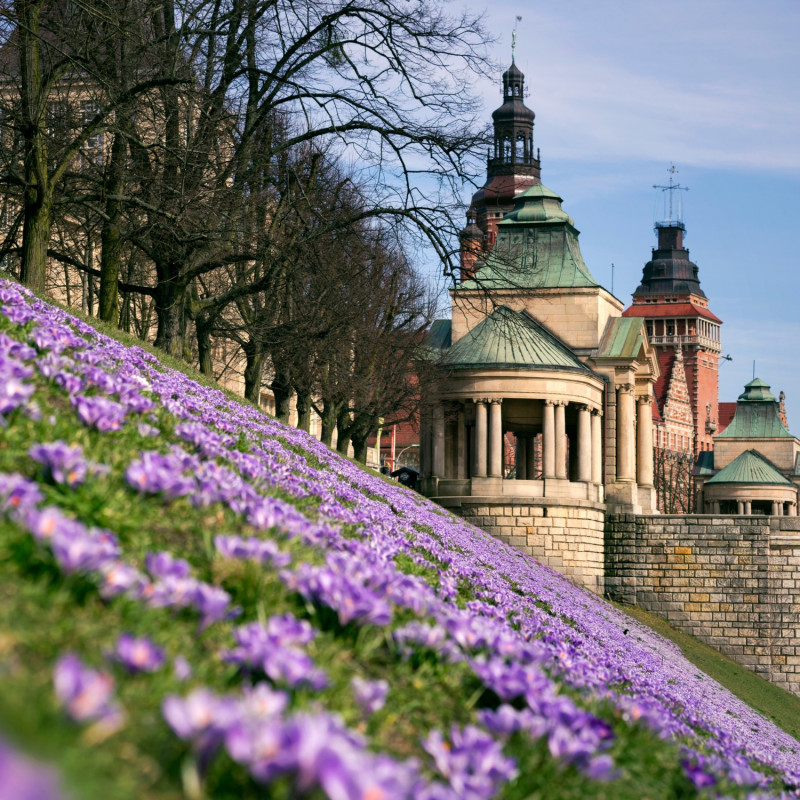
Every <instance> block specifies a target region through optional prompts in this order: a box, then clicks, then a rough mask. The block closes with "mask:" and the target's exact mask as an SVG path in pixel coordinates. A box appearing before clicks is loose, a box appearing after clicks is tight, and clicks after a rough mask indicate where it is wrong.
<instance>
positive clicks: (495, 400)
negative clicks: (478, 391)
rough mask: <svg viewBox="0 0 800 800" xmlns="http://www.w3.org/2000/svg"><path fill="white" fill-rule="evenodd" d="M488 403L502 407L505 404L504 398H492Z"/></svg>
mask: <svg viewBox="0 0 800 800" xmlns="http://www.w3.org/2000/svg"><path fill="white" fill-rule="evenodd" d="M487 402H488V403H492V404H494V403H497V405H500V404H501V403H502V402H503V398H502V397H492V398H489V399H487Z"/></svg>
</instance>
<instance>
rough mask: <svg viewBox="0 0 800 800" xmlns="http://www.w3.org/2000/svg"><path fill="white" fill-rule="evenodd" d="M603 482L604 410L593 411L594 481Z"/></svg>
mask: <svg viewBox="0 0 800 800" xmlns="http://www.w3.org/2000/svg"><path fill="white" fill-rule="evenodd" d="M602 482H603V412H602V411H600V409H599V408H596V409H594V411H592V483H602Z"/></svg>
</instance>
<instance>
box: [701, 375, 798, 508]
mask: <svg viewBox="0 0 800 800" xmlns="http://www.w3.org/2000/svg"><path fill="white" fill-rule="evenodd" d="M769 389H770V387H769V385H768V384H766V383H764V381H762V380H761V379H759V378H755V379H753V380H752V381H750V383H748V384H747V385H746V386H745V387H744V392H743V393H742V394H740V395H739V399H738V401H737V402H736V411H735V413H734V415H733V419H732V420H731V422H730V424H728V425H727V426H726V428H725V430H724V431H722V432H721V433H719V434H717V435H716V436H715V437H714V448H713V450H712V451H711V452H704V453H702V454H701V458H700V459H699V460H698V462H697V464H696V466H695V470H694V472H695V476H696V478H695V479H696V481H697V484H698V503H697V506H698V510H699V511H700V512H701V513H703V512H704V513H707V514H737V515H742V514H745V515H751V514H765V515H768V516H797V500H798V486H800V440H798V439H797V437H795V436H792V434H791V433H790V432H789V429H788V428H787V427H786V422H785V412H784V413H783V414H782V413H781V402H779V401H778V400H776V399H775V396H774V395H773V394H772V393H771V392H770V390H769Z"/></svg>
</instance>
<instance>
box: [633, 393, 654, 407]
mask: <svg viewBox="0 0 800 800" xmlns="http://www.w3.org/2000/svg"><path fill="white" fill-rule="evenodd" d="M653 400H654V397H653V395H652V394H640V395H637V397H636V402H637V403H640V404H641V405H652V404H653Z"/></svg>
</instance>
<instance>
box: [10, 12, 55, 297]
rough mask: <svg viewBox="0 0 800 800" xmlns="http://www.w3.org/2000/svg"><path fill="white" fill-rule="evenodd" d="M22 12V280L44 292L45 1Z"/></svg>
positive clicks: (47, 191) (48, 200) (47, 200)
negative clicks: (42, 15) (42, 41)
mask: <svg viewBox="0 0 800 800" xmlns="http://www.w3.org/2000/svg"><path fill="white" fill-rule="evenodd" d="M15 6H16V10H17V12H18V14H19V20H18V23H17V33H18V36H19V54H20V78H21V80H22V85H21V87H20V88H21V100H22V135H23V137H24V152H25V191H24V194H23V225H22V265H21V270H20V276H21V278H22V282H23V283H24V284H25V285H26V286H28V287H30V288H31V289H33V291H35V292H39V293H40V294H43V293H44V290H45V279H46V276H47V246H48V244H49V243H50V224H51V210H52V204H53V202H52V201H53V198H52V190H51V187H50V173H49V172H48V168H47V140H46V138H45V132H44V113H45V103H44V102H43V98H42V92H43V78H42V61H41V50H40V41H39V18H40V13H41V9H42V3H41V2H24V3H17V4H15Z"/></svg>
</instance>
